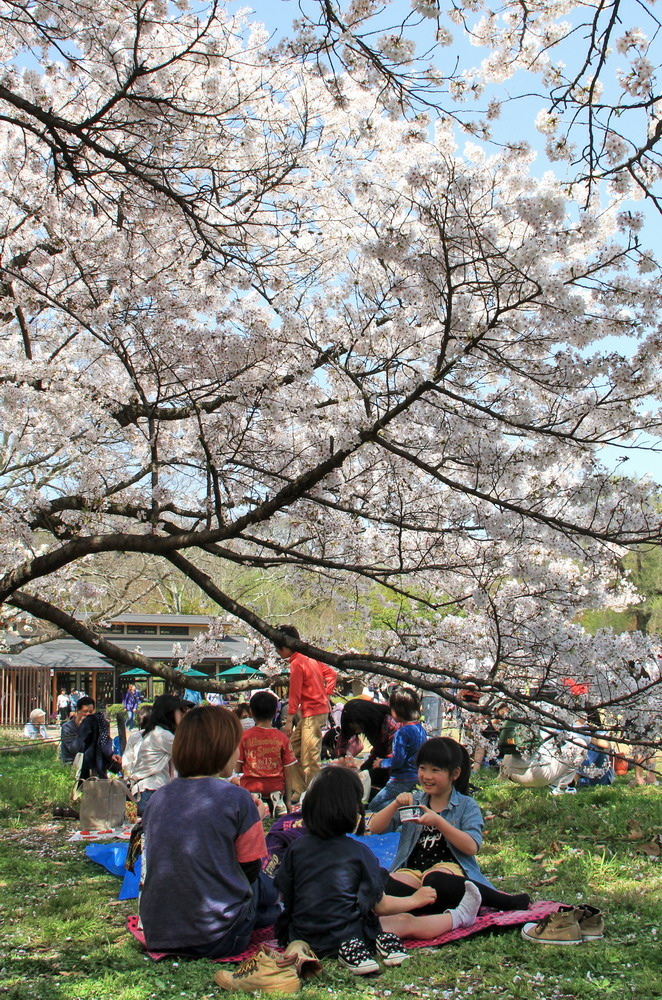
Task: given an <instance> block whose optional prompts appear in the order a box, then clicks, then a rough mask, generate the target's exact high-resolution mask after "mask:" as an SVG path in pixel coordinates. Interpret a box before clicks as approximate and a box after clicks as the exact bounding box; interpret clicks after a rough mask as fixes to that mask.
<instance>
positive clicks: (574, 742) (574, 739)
mask: <svg viewBox="0 0 662 1000" xmlns="http://www.w3.org/2000/svg"><path fill="white" fill-rule="evenodd" d="M504 730H506V732H504ZM516 733H517V731H516V729H515V727H514V726H513V724H512V723H509V722H507V723H506V724H505V725H504V727H503V728H502V730H501V733H500V734H499V747H500V748H503V749H504V750H505V751H506V752H505V753H504V757H503V760H502V763H501V775H502V776H503V777H504V778H508V779H509V780H510V781H514V782H515V783H516V784H518V785H524V786H525V787H527V788H544V786H545V785H547V786H548V787H549V790H550V792H551V793H552V795H560V794H562V793H563V792H566V791H568V789H569V786H570V785H571V784H572V782H573V781H574V779H575V777H576V776H577V769H578V766H579V764H580V762H581V760H582V759H583V758H584V757H585V755H586V741H585V738H584V737H583V736H579V735H578V734H575V733H572V734H568V735H567V736H564V734H563V733H562V732H559V733H552V732H550V731H549V730H542V735H543V736H546V739H544V740H543V742H542V743H541V744H540V746H539V747H538V749H537V750H535V751H533V752H532V753H528V754H526V755H525V754H524V753H523V752H522V748H523V744H522V740H521V736H520V737H519V741H518V736H517V734H516ZM574 790H575V789H574V788H573V789H571V791H574Z"/></svg>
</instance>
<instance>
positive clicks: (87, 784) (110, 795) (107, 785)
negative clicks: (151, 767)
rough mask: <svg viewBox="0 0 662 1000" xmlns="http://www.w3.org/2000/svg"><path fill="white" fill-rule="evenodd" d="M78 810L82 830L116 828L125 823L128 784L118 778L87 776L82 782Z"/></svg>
mask: <svg viewBox="0 0 662 1000" xmlns="http://www.w3.org/2000/svg"><path fill="white" fill-rule="evenodd" d="M79 791H80V801H79V803H78V811H79V814H80V825H81V829H82V830H114V829H116V828H117V827H119V826H122V824H123V823H124V817H125V810H126V803H127V800H129V801H131V802H133V796H132V795H131V792H130V791H129V788H128V786H127V785H126V784H125V783H124V782H123V781H119V780H117V779H114V778H113V779H111V778H87V779H86V780H85V781H83V782H81V784H80V787H79Z"/></svg>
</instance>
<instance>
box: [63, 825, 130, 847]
mask: <svg viewBox="0 0 662 1000" xmlns="http://www.w3.org/2000/svg"><path fill="white" fill-rule="evenodd" d="M132 829H133V826H132V825H131V823H125V824H124V826H118V827H115V829H113V830H111V829H108V830H77V831H76V833H72V835H71V836H70V837H67V840H68V841H69V843H70V844H72V843H78V842H79V841H81V840H83V841H86V842H90V843H95V842H96V841H99V840H128V839H129V837H130V836H131V830H132Z"/></svg>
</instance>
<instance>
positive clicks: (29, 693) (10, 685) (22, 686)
mask: <svg viewBox="0 0 662 1000" xmlns="http://www.w3.org/2000/svg"><path fill="white" fill-rule="evenodd" d="M51 703H52V693H51V672H50V670H49V669H48V667H11V666H5V665H3V666H2V667H0V726H24V725H25V723H26V722H27V721H28V718H29V715H30V712H31V711H32V709H33V708H41V709H43V711H44V712H45V713H46V716H47V717H48V716H49V714H50V712H51Z"/></svg>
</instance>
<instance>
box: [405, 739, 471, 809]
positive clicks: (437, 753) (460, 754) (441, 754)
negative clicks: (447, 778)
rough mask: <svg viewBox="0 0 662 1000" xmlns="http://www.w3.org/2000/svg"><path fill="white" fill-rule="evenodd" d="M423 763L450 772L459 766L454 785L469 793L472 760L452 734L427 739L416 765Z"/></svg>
mask: <svg viewBox="0 0 662 1000" xmlns="http://www.w3.org/2000/svg"><path fill="white" fill-rule="evenodd" d="M421 764H431V765H432V767H438V768H439V770H440V771H448V773H449V774H450V773H451V772H452V771H455V769H456V768H458V767H459V769H460V773H459V775H458V777H457V778H456V779H455V781H454V782H453V787H454V788H457V790H458V792H461V793H462V794H463V795H466V794H467V791H468V789H469V777H470V775H471V761H470V759H469V754H468V752H467V749H466V747H463V746H462V744H461V743H458V742H457V740H452V739H451V738H450V736H434V737H433V738H432V739H431V740H426V741H425V743H424V744H423V746H422V747H421V749H420V750H419V751H418V755H417V757H416V766H417V767H420V766H421Z"/></svg>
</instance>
